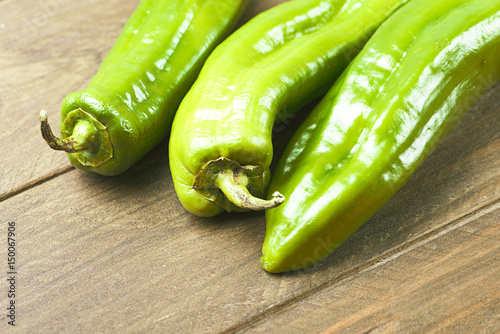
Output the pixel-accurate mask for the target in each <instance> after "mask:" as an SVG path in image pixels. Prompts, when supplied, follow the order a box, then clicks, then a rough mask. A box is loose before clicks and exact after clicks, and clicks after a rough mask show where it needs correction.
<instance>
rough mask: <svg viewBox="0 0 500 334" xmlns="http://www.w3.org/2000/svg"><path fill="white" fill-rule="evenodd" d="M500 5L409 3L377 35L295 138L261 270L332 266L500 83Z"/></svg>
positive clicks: (482, 0) (281, 172) (455, 0)
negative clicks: (329, 261) (328, 259)
mask: <svg viewBox="0 0 500 334" xmlns="http://www.w3.org/2000/svg"><path fill="white" fill-rule="evenodd" d="M499 56H500V2H499V1H498V0H441V1H435V0H412V1H411V2H410V3H408V4H407V5H405V6H404V7H403V8H401V9H400V10H399V11H398V12H396V13H395V14H394V15H393V16H391V17H390V18H389V19H388V20H387V21H386V22H384V23H383V24H382V25H381V26H380V28H379V29H378V30H377V31H376V32H375V34H374V35H373V37H372V38H371V39H370V40H369V41H368V43H367V44H366V45H365V47H364V48H363V50H362V51H361V52H360V54H359V55H358V56H357V57H356V58H355V60H354V61H353V62H352V63H351V64H350V65H349V67H348V69H346V71H345V72H344V73H343V74H342V76H341V77H340V78H339V79H338V81H337V82H336V83H335V85H334V86H333V87H332V88H331V90H330V91H329V92H328V93H327V95H326V96H325V98H324V99H323V100H322V101H321V102H320V103H319V104H318V106H317V107H316V108H315V109H314V110H313V111H312V113H311V114H310V115H308V118H307V119H306V120H305V121H304V123H303V124H301V126H300V128H299V129H298V130H297V132H296V133H295V134H294V137H293V138H292V140H291V142H290V143H289V145H288V146H287V148H286V150H285V152H284V154H283V156H282V157H281V159H280V161H279V163H278V166H277V168H276V171H275V172H274V175H273V179H272V181H271V184H270V186H269V190H270V191H279V192H280V193H282V194H284V196H286V198H287V200H286V202H285V203H284V204H283V205H282V206H280V207H277V208H274V209H271V210H269V211H267V212H266V237H265V241H264V245H263V256H262V259H261V262H262V266H263V268H264V269H265V270H267V271H270V272H283V271H289V270H296V269H300V268H304V267H306V266H309V265H312V264H313V263H316V262H317V261H319V260H320V259H322V258H324V257H325V256H327V255H328V254H329V253H331V252H332V251H333V250H334V249H335V248H337V247H338V246H339V245H340V244H341V243H342V242H344V241H345V240H346V239H347V238H348V237H349V236H350V235H351V234H352V233H354V231H356V230H357V229H358V228H359V227H360V226H361V225H362V224H363V223H364V222H365V221H366V220H368V219H369V218H370V217H371V216H372V215H373V214H374V213H375V212H376V211H377V210H378V209H379V208H380V207H381V206H382V205H383V204H384V203H385V202H386V201H387V200H388V199H389V198H390V197H391V196H393V195H394V194H395V193H396V191H397V190H398V189H399V188H400V187H401V186H402V185H403V184H404V183H405V182H406V181H407V180H408V179H409V177H410V176H411V175H412V174H413V173H414V171H415V170H416V168H417V167H418V166H419V165H420V164H421V163H422V162H423V161H424V160H425V158H426V157H427V156H428V155H429V154H430V153H431V152H432V151H433V149H434V148H435V147H436V145H437V144H438V142H439V141H440V139H441V138H443V136H445V135H446V134H447V133H448V132H449V131H451V129H453V128H454V126H455V125H456V124H457V123H458V122H459V121H460V120H461V118H462V117H463V115H464V114H465V113H466V112H467V110H468V109H469V108H470V107H471V106H472V103H473V102H474V101H475V100H476V99H477V98H479V97H480V96H481V95H482V94H483V93H484V92H485V91H486V90H487V89H488V88H489V87H490V86H491V85H492V84H493V83H495V82H496V81H498V80H500V61H499V60H500V58H499Z"/></svg>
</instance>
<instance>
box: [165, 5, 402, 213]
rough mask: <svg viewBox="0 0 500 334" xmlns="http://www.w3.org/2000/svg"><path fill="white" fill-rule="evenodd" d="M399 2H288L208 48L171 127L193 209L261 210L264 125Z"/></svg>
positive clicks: (296, 105)
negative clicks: (202, 63)
mask: <svg viewBox="0 0 500 334" xmlns="http://www.w3.org/2000/svg"><path fill="white" fill-rule="evenodd" d="M406 2H407V1H406V0H364V1H361V0H354V1H346V0H328V1H326V0H322V1H320V0H294V1H289V2H285V3H283V4H281V5H278V6H276V7H274V8H271V9H270V10H268V11H266V12H264V13H261V14H260V15H258V16H257V17H255V18H254V19H252V20H251V21H249V22H248V23H247V24H245V25H244V26H243V27H241V28H240V29H238V30H237V31H236V32H235V33H233V34H232V35H231V36H230V37H228V38H227V39H226V40H225V41H224V42H223V43H221V44H220V45H219V46H218V47H217V48H216V49H215V50H214V52H213V53H212V54H211V55H210V57H209V58H208V60H207V62H206V63H205V65H204V66H203V69H202V70H201V72H200V76H199V77H198V79H197V80H196V82H195V84H194V85H193V87H192V88H191V89H190V91H189V92H188V94H187V95H186V97H185V98H184V100H183V101H182V103H181V106H180V107H179V110H178V112H177V114H176V116H175V119H174V123H173V125H172V133H171V137H170V144H169V156H170V169H171V172H172V178H173V181H174V186H175V190H176V193H177V195H178V197H179V199H180V201H181V203H182V205H183V206H184V207H185V208H186V209H187V210H188V211H190V212H192V213H194V214H196V215H200V216H213V215H216V214H218V213H220V212H222V211H224V210H227V211H233V210H235V211H240V210H247V209H251V210H262V209H267V208H269V207H273V206H275V205H279V204H280V203H281V202H282V201H283V197H282V196H281V195H280V194H279V193H276V194H273V196H272V198H271V199H270V200H269V201H267V202H266V201H265V200H262V199H261V198H259V197H265V192H266V188H267V185H268V182H269V178H270V173H269V166H270V163H271V160H272V155H273V147H272V142H271V136H272V128H273V125H274V124H275V122H279V121H280V120H283V119H285V118H286V117H287V116H290V115H292V114H293V113H295V112H296V111H297V110H299V109H300V108H301V107H302V106H304V105H305V104H306V103H307V102H309V101H311V100H312V99H314V98H316V97H319V96H321V95H322V94H324V93H325V92H326V91H327V90H328V88H329V87H331V85H332V84H333V83H334V82H335V79H336V78H337V77H338V75H339V74H340V73H341V72H342V70H343V69H344V68H345V67H346V66H347V64H348V63H349V61H350V60H352V58H353V57H354V55H355V54H356V53H357V52H359V50H360V49H361V47H362V46H363V45H364V43H365V42H366V40H367V39H368V38H369V36H371V34H372V33H373V32H374V31H375V29H376V28H377V27H378V26H379V25H380V24H381V23H382V22H383V21H384V20H385V19H386V18H387V17H388V16H390V15H391V14H392V13H393V12H395V11H396V10H397V9H398V8H399V7H400V6H401V5H403V4H404V3H406Z"/></svg>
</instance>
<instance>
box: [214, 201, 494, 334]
mask: <svg viewBox="0 0 500 334" xmlns="http://www.w3.org/2000/svg"><path fill="white" fill-rule="evenodd" d="M499 208H500V197H497V198H495V199H493V200H492V201H490V202H489V203H486V204H485V205H483V206H481V207H479V208H476V209H474V210H472V211H470V212H467V213H464V214H463V215H462V216H460V217H458V218H455V219H453V220H452V221H450V222H448V223H445V224H443V225H440V226H437V227H436V228H434V229H431V230H429V231H427V232H426V233H423V234H422V235H420V236H417V237H415V238H413V239H410V240H408V241H406V242H404V243H402V244H400V245H398V246H395V247H393V248H390V249H388V250H387V251H385V252H383V253H381V254H380V255H378V256H376V257H374V258H372V259H370V260H368V261H365V262H363V263H362V264H359V265H357V266H355V267H353V268H351V269H350V270H347V271H345V272H344V273H341V274H339V275H338V276H336V277H335V278H333V279H332V280H330V281H327V282H325V283H324V284H320V285H318V286H315V287H312V288H311V289H310V290H307V291H305V292H302V293H299V294H297V295H295V296H292V297H290V298H288V299H286V300H284V301H283V302H281V303H278V304H273V305H271V306H270V307H268V308H267V309H265V310H263V311H262V312H260V313H257V314H255V315H254V316H252V317H250V318H248V319H246V320H244V321H242V322H240V323H238V324H236V325H234V326H232V327H230V328H228V329H226V330H223V331H221V332H219V334H227V333H237V332H240V331H242V330H245V329H248V328H250V327H251V326H252V325H254V324H256V323H258V322H260V321H262V320H263V319H264V318H267V317H269V316H271V315H278V314H280V313H283V312H286V311H287V309H289V308H290V307H293V306H294V305H296V304H297V303H298V302H300V301H302V300H305V299H306V298H308V297H311V296H312V295H314V294H316V293H318V292H320V291H322V290H325V289H326V288H329V287H333V286H340V285H342V284H345V283H347V282H349V281H351V280H353V279H355V278H356V277H358V276H359V275H361V274H363V273H365V272H368V271H371V270H373V269H376V268H378V267H380V266H382V265H384V264H386V263H389V262H391V261H393V260H395V259H397V258H399V257H400V256H402V255H404V254H406V253H409V252H411V251H412V250H415V249H417V248H419V247H421V246H423V245H425V244H427V243H428V242H430V241H432V240H435V239H437V238H439V237H441V236H443V235H446V234H448V233H449V232H452V231H454V230H456V229H458V228H460V227H463V226H465V225H467V224H469V223H471V222H473V221H475V220H476V219H478V218H479V217H481V216H484V215H486V214H489V213H491V212H493V211H494V210H497V209H499Z"/></svg>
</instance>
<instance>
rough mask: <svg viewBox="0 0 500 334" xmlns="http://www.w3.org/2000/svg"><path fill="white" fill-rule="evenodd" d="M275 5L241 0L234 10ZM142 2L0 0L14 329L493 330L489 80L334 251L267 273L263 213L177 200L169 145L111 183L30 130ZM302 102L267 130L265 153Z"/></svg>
mask: <svg viewBox="0 0 500 334" xmlns="http://www.w3.org/2000/svg"><path fill="white" fill-rule="evenodd" d="M279 2H282V1H279V0H274V1H264V0H254V1H252V2H251V3H250V6H249V8H248V10H247V12H246V13H245V14H244V16H243V19H242V22H244V21H245V20H248V19H249V18H250V17H253V16H254V15H255V14H256V13H258V12H260V11H261V10H264V9H266V8H269V7H270V6H272V5H275V4H277V3H279ZM137 3H138V0H130V1H124V2H119V1H117V0H109V1H102V0H91V1H87V2H79V1H75V0H47V1H41V0H39V1H37V0H24V1H22V2H19V1H13V0H4V1H0V13H2V14H3V13H9V15H0V43H1V44H0V45H2V46H4V47H3V48H0V62H1V64H2V66H1V67H0V78H1V80H0V110H1V113H0V115H2V117H3V118H4V119H3V122H1V123H0V147H2V159H1V160H0V217H1V222H2V224H5V223H6V222H8V221H15V222H16V225H17V229H18V230H17V232H18V263H19V267H18V273H19V274H18V279H19V281H18V282H19V285H18V288H19V295H18V298H17V300H18V301H19V308H18V327H17V328H16V332H19V333H34V332H49V333H56V332H57V333H75V332H77V333H95V332H102V333H109V332H120V333H139V332H140V333H142V332H152V333H178V332H181V333H214V332H266V333H283V332H290V333H293V332H301V333H302V332H317V333H320V332H324V333H330V332H339V333H361V332H370V333H386V332H389V333H391V332H409V333H411V332H415V333H417V332H418V333H424V332H425V333H427V332H431V333H432V332H450V333H455V332H462V331H463V332H468V331H470V332H481V333H494V332H498V331H500V329H499V328H498V323H499V319H498V314H500V309H499V306H500V300H499V299H500V288H499V285H498V277H499V271H500V264H499V263H500V261H499V260H500V259H499V257H500V254H499V243H498V240H499V233H500V232H499V228H500V227H499V222H500V217H499V215H500V209H499V205H500V204H499V202H500V131H499V130H500V84H497V85H496V86H495V87H493V88H492V89H491V90H490V91H489V92H488V93H487V94H485V95H484V96H483V97H482V98H481V99H480V100H479V101H478V103H477V104H476V105H475V106H474V107H473V108H472V110H471V111H470V112H469V113H468V114H467V115H466V117H465V119H464V120H463V121H462V122H461V123H460V125H459V126H458V127H457V129H455V131H453V132H452V133H451V134H450V135H449V136H447V137H446V138H445V139H444V140H443V141H442V142H441V144H440V145H439V146H438V148H437V149H436V151H435V152H434V153H433V154H432V155H431V156H430V157H429V158H428V160H427V161H426V162H425V163H424V164H423V165H422V166H421V167H420V168H419V169H418V170H417V172H416V173H415V175H413V177H412V178H411V179H410V181H409V182H408V183H407V184H406V185H405V186H404V187H403V188H402V189H401V190H400V191H399V192H398V193H397V194H396V195H395V196H394V197H393V198H392V199H391V200H390V201H389V202H388V203H387V204H386V205H385V206H384V207H383V208H382V209H381V210H380V211H379V212H377V214H376V215H375V216H373V217H372V218H371V219H370V220H369V221H368V222H367V223H366V224H365V225H364V226H363V227H362V228H361V229H360V230H359V231H358V232H356V233H355V234H354V235H353V236H352V237H351V238H350V239H349V240H348V241H347V242H346V243H344V244H343V245H342V246H341V247H340V248H339V249H337V250H336V251H335V252H334V253H333V254H331V256H329V257H328V258H326V259H325V260H323V261H321V262H320V263H318V264H316V265H314V266H312V267H309V268H306V269H304V270H301V271H298V272H294V273H286V274H281V275H272V274H268V273H266V272H264V271H263V270H262V269H261V267H260V263H259V258H260V255H261V247H262V242H263V238H264V233H265V219H264V216H263V214H262V213H247V214H222V215H220V216H218V217H214V218H199V217H195V216H193V215H191V214H189V213H187V212H186V211H185V210H184V209H183V208H182V207H181V205H180V203H179V202H178V200H177V198H176V195H175V192H174V190H173V185H172V180H171V177H170V173H169V166H168V154H167V153H168V152H167V145H166V141H164V142H163V143H161V144H160V145H159V146H158V147H156V148H155V149H153V150H152V151H151V152H150V153H149V154H147V155H146V156H145V157H144V158H143V159H142V160H141V161H140V163H138V164H137V165H135V166H133V167H132V168H131V169H130V170H129V171H127V172H126V173H124V174H123V175H120V176H117V177H112V178H106V177H102V176H98V175H92V174H87V173H84V172H81V171H78V170H75V169H73V168H71V167H69V166H68V163H67V160H66V157H65V156H64V154H61V153H60V152H53V151H51V150H50V149H49V148H48V147H46V145H45V143H44V142H43V140H42V139H41V137H40V136H39V129H38V119H37V113H38V111H39V109H40V108H42V107H43V108H46V109H48V111H49V117H51V119H52V120H57V119H58V111H57V110H58V106H59V104H60V101H61V100H62V99H63V98H64V96H65V95H66V94H67V93H68V92H69V91H73V90H77V89H80V88H83V87H84V86H85V84H86V83H87V82H88V80H90V78H91V76H92V75H93V74H94V73H95V71H96V69H97V67H98V65H99V63H100V61H101V59H102V57H103V56H104V55H105V53H106V52H107V50H108V49H109V48H110V47H111V45H112V43H113V42H114V39H115V38H116V36H117V35H118V33H119V31H120V29H121V27H122V26H123V24H124V23H125V22H126V19H127V18H128V16H129V15H130V13H131V12H132V11H133V9H134V8H135V6H136V5H137ZM240 24H241V22H240ZM311 106H312V105H310V106H308V107H307V108H305V110H303V111H302V113H301V116H297V117H294V118H292V119H291V120H289V121H287V122H285V123H284V124H283V125H282V126H280V127H279V128H277V129H276V131H275V132H274V136H273V137H274V143H275V157H276V159H278V157H279V156H280V154H281V152H282V150H283V148H284V146H285V145H286V143H287V141H288V138H289V137H290V135H291V134H292V133H293V130H294V129H295V128H296V127H297V126H298V124H299V123H300V121H301V120H302V119H303V117H304V115H305V114H306V113H307V111H308V110H310V108H311ZM1 194H3V195H1ZM3 226H4V225H3ZM2 230H3V228H2ZM5 263H6V252H5V251H4V250H0V264H2V266H3V264H5ZM5 275H6V274H5V270H2V271H0V281H1V282H5V280H6V276H5ZM5 288H6V286H5V285H3V283H2V284H0V296H1V297H0V307H2V308H3V307H4V305H5V301H6V297H5ZM0 313H1V312H0ZM9 329H10V328H9V327H8V326H7V324H6V318H5V314H4V313H1V315H0V333H4V332H7V331H8V330H9Z"/></svg>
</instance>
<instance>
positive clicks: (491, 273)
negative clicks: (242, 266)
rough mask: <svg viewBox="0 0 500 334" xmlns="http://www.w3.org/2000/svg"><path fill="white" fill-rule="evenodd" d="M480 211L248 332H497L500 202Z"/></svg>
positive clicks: (499, 327)
mask: <svg viewBox="0 0 500 334" xmlns="http://www.w3.org/2000/svg"><path fill="white" fill-rule="evenodd" d="M481 213H484V215H481ZM481 213H480V214H479V215H478V216H476V217H473V218H472V219H467V218H465V219H460V220H457V221H455V222H453V224H451V225H450V226H449V227H448V228H446V229H444V230H443V231H440V233H439V234H437V235H435V234H431V235H430V236H429V237H427V238H425V239H424V240H422V241H420V242H418V243H415V244H408V245H406V246H407V247H405V248H403V249H401V250H400V251H399V252H396V253H395V254H391V256H390V257H389V258H386V259H381V261H380V262H376V263H373V264H372V265H370V266H368V267H367V268H363V270H361V272H360V273H358V275H352V276H349V277H346V278H345V279H343V280H341V281H339V282H336V283H335V284H333V285H331V286H328V287H327V288H325V289H321V290H320V291H318V292H316V293H314V294H312V295H310V296H307V297H306V298H304V299H302V300H298V301H297V302H295V303H294V304H292V305H290V306H289V307H285V308H283V309H281V310H280V311H279V312H277V313H275V314H272V315H271V316H268V317H265V318H263V319H262V320H261V321H259V322H257V323H255V324H252V326H248V327H245V328H242V331H243V329H244V331H245V332H248V333H270V332H272V333H304V332H307V333H324V334H326V333H436V332H439V333H498V332H499V331H500V284H498V283H499V281H498V280H499V277H500V266H499V264H498V263H499V262H500V243H499V242H498V241H499V240H500V202H497V203H496V204H495V205H494V206H492V207H489V208H488V209H486V210H484V212H481Z"/></svg>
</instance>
